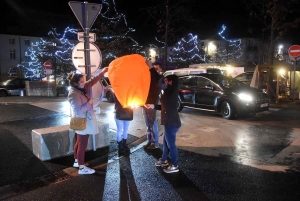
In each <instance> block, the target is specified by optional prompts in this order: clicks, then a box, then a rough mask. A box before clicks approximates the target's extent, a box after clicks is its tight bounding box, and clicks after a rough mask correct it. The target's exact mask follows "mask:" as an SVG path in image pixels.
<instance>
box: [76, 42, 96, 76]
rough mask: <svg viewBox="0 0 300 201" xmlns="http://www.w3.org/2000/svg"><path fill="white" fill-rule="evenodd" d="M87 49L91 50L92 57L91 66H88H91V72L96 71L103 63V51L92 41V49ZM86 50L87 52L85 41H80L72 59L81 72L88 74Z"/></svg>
mask: <svg viewBox="0 0 300 201" xmlns="http://www.w3.org/2000/svg"><path fill="white" fill-rule="evenodd" d="M87 51H90V59H91V61H90V66H88V67H90V68H91V73H94V72H96V70H97V69H98V68H99V66H100V65H101V61H102V56H101V52H100V50H99V48H98V47H97V46H96V45H94V44H93V43H90V49H89V50H87ZM84 52H85V50H84V43H83V42H80V43H78V44H77V45H76V46H75V47H74V49H73V51H72V61H73V64H74V66H75V68H76V69H77V70H78V71H79V72H81V73H83V74H86V72H85V59H84Z"/></svg>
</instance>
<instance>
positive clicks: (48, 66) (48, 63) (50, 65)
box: [44, 61, 52, 69]
mask: <svg viewBox="0 0 300 201" xmlns="http://www.w3.org/2000/svg"><path fill="white" fill-rule="evenodd" d="M44 68H45V69H51V68H52V63H51V62H50V61H46V62H45V63H44Z"/></svg>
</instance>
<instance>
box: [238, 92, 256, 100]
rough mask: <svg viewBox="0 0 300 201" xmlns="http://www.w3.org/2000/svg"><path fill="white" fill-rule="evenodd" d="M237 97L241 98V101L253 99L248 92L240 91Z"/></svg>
mask: <svg viewBox="0 0 300 201" xmlns="http://www.w3.org/2000/svg"><path fill="white" fill-rule="evenodd" d="M238 97H239V99H241V100H243V101H253V98H252V96H251V95H248V94H244V93H240V94H238Z"/></svg>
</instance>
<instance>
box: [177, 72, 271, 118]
mask: <svg viewBox="0 0 300 201" xmlns="http://www.w3.org/2000/svg"><path fill="white" fill-rule="evenodd" d="M184 107H191V108H199V109H206V110H213V111H216V112H218V113H221V114H222V116H223V118H225V119H233V118H234V117H235V116H237V115H241V116H242V115H245V114H252V113H258V112H262V111H266V110H268V109H269V97H268V95H267V94H266V93H263V92H262V90H259V89H256V88H251V87H250V86H248V85H246V84H244V83H242V82H240V81H238V80H236V79H234V78H230V77H226V76H223V75H218V74H201V75H193V76H183V77H179V96H178V111H181V110H182V109H183V108H184Z"/></svg>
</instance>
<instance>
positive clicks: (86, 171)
mask: <svg viewBox="0 0 300 201" xmlns="http://www.w3.org/2000/svg"><path fill="white" fill-rule="evenodd" d="M94 173H95V170H93V169H91V168H89V167H86V166H84V168H82V169H79V170H78V174H94Z"/></svg>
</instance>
